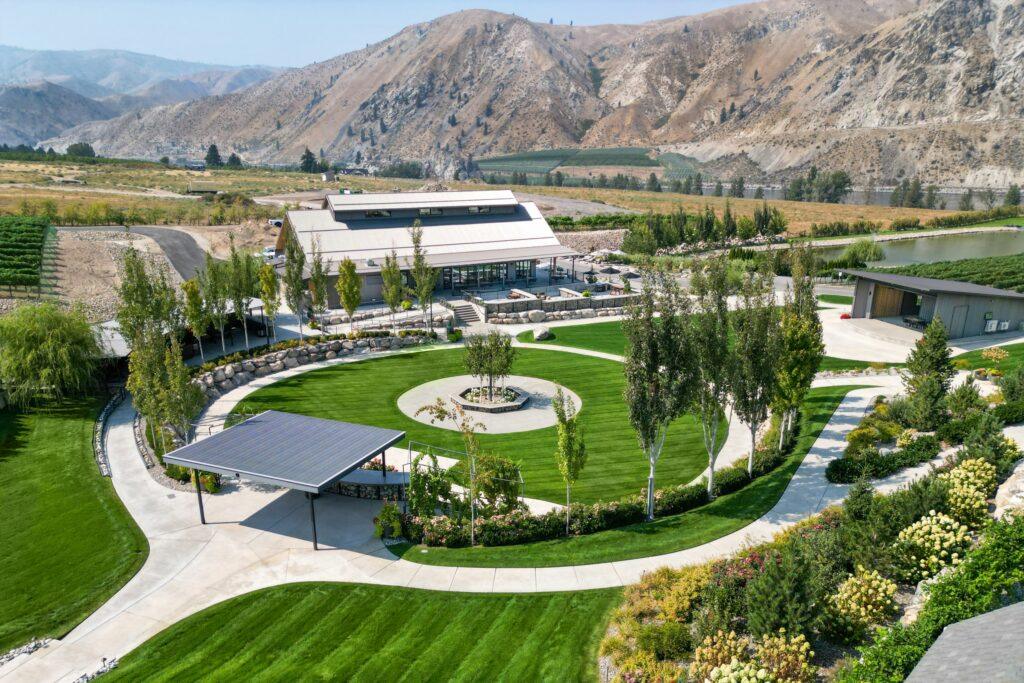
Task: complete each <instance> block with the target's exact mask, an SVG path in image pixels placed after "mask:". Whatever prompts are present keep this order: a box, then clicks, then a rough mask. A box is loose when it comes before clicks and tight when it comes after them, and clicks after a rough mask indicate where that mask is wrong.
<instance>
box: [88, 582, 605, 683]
mask: <svg viewBox="0 0 1024 683" xmlns="http://www.w3.org/2000/svg"><path fill="white" fill-rule="evenodd" d="M620 595H621V593H620V591H618V590H598V591H584V592H577V593H540V594H534V595H481V594H473V593H441V592H434V591H423V590H414V589H410V588H394V587H384V586H365V585H353V584H333V583H308V584H297V585H290V586H279V587H275V588H269V589H265V590H261V591H257V592H255V593H249V594H247V595H243V596H240V597H237V598H233V599H231V600H228V601H226V602H222V603H220V604H218V605H214V606H213V607H210V608H209V609H206V610H204V611H202V612H200V613H198V614H195V615H193V616H191V617H189V618H188V619H185V620H184V621H182V622H180V623H178V624H175V625H174V626H172V627H171V628H169V629H167V630H166V631H164V632H162V633H160V634H159V635H157V636H156V637H154V638H152V639H150V640H149V641H147V642H146V643H144V644H143V645H142V646H140V647H139V648H137V649H136V650H134V651H133V652H131V653H129V654H128V655H127V656H126V657H124V658H123V659H122V660H121V662H120V665H119V666H118V667H117V669H115V670H114V671H113V672H112V673H110V674H109V675H107V676H105V677H104V678H105V679H106V680H110V681H141V680H146V681H194V680H204V681H250V680H260V681H270V680H275V681H278V680H280V681H283V680H339V681H340V680H344V681H372V682H376V681H596V680H597V679H598V671H597V648H598V644H599V643H600V640H601V637H602V636H603V635H604V631H605V628H606V626H607V623H608V617H609V616H610V613H611V610H612V609H613V608H614V607H615V606H616V605H617V604H618V602H619V599H620Z"/></svg>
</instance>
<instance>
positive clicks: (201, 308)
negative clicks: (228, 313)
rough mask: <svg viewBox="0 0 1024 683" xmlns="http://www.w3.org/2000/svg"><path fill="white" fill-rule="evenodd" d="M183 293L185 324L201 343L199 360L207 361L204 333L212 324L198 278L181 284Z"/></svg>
mask: <svg viewBox="0 0 1024 683" xmlns="http://www.w3.org/2000/svg"><path fill="white" fill-rule="evenodd" d="M181 291H182V292H183V293H184V295H185V297H184V305H183V306H182V313H183V314H184V316H185V324H187V325H188V329H189V330H191V331H192V334H193V335H194V336H195V338H196V341H197V342H199V358H200V359H201V360H202V361H204V362H205V361H206V355H205V354H204V353H203V333H204V332H206V327H207V326H208V325H209V324H210V319H209V316H207V314H206V304H205V303H204V302H203V293H202V291H201V289H200V287H199V281H198V280H197V279H196V278H192V279H191V280H185V282H183V283H181Z"/></svg>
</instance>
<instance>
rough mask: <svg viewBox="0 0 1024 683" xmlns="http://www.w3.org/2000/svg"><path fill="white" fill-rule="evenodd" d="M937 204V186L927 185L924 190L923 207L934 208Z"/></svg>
mask: <svg viewBox="0 0 1024 683" xmlns="http://www.w3.org/2000/svg"><path fill="white" fill-rule="evenodd" d="M938 204H939V188H938V186H937V185H929V186H928V187H927V188H925V191H924V208H926V209H934V208H935V207H936V206H938Z"/></svg>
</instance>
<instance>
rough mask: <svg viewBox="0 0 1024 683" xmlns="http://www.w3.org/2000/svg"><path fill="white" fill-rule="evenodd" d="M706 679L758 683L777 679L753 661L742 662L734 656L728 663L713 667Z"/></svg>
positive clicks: (723, 681)
mask: <svg viewBox="0 0 1024 683" xmlns="http://www.w3.org/2000/svg"><path fill="white" fill-rule="evenodd" d="M704 680H705V681H712V682H713V683H756V682H757V681H774V680H776V679H775V678H773V677H772V676H771V674H769V673H768V672H767V671H766V670H765V669H759V668H757V667H756V666H755V665H754V664H753V663H751V662H741V661H739V660H738V659H736V658H735V657H734V658H733V659H732V660H731V661H730V662H729V663H728V664H722V665H721V666H716V667H715V668H714V669H712V670H711V671H710V673H709V674H708V676H707V678H705V679H704Z"/></svg>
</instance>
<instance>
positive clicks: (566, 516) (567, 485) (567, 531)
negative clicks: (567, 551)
mask: <svg viewBox="0 0 1024 683" xmlns="http://www.w3.org/2000/svg"><path fill="white" fill-rule="evenodd" d="M565 535H566V536H568V535H569V483H568V482H566V484H565Z"/></svg>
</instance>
